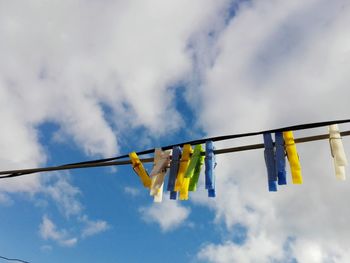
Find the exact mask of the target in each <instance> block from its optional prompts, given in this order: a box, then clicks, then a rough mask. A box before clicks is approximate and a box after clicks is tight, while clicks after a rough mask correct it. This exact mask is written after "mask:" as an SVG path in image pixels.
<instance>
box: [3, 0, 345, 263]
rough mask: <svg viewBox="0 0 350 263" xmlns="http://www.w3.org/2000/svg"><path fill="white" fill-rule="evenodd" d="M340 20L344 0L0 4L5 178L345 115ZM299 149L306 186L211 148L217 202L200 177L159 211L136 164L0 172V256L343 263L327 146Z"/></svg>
mask: <svg viewBox="0 0 350 263" xmlns="http://www.w3.org/2000/svg"><path fill="white" fill-rule="evenodd" d="M349 24H350V2H349V1H347V0H334V1H326V0H295V1H279V0H265V1H258V0H240V1H239V0H237V1H235V0H215V1H214V0H187V1H185V0H178V1H164V0H163V1H161V0H145V1H135V0H130V1H120V0H98V1H97V0H71V1H58V0H52V1H45V0H41V1H37V0H28V1H19V0H12V1H6V0H0V58H1V59H0V120H1V124H2V125H1V128H0V167H1V170H9V169H20V168H32V167H40V166H46V165H60V164H64V163H69V162H78V161H83V160H91V159H94V158H104V157H112V156H117V155H119V154H126V153H129V152H131V151H141V150H144V149H148V148H154V147H161V146H164V145H169V144H173V143H178V142H182V141H187V140H193V139H199V138H202V137H203V136H216V135H224V134H234V133H241V132H250V131H257V130H264V129H271V128H278V127H283V126H288V125H294V124H300V123H307V122H317V121H325V120H333V119H343V118H344V119H346V118H349V116H350V115H349V110H348V107H349V106H348V102H349V97H350V89H349V83H350V74H349V73H348V71H349V69H350V31H349V30H348V25H349ZM340 128H341V130H348V129H349V128H350V126H349V125H347V124H342V125H340ZM321 133H327V127H323V128H318V129H314V130H307V131H299V132H295V136H296V137H300V136H308V135H315V134H321ZM261 142H262V137H261V136H260V137H259V136H257V137H250V138H246V139H239V140H231V141H226V142H220V143H216V148H218V149H220V148H224V147H234V146H238V145H244V144H253V143H261ZM343 143H344V146H345V151H346V153H347V154H348V156H350V148H349V147H350V139H348V138H346V137H344V139H343ZM297 147H298V153H299V157H300V162H301V165H302V172H303V178H304V184H302V185H293V184H291V179H290V172H289V169H288V175H289V177H288V185H287V186H282V187H279V191H278V192H276V193H271V192H268V189H267V175H266V168H265V164H264V158H263V151H262V150H255V151H247V152H240V153H231V154H225V155H220V156H217V163H218V164H217V167H216V169H215V172H216V179H217V181H216V183H217V197H216V198H215V199H212V198H210V199H209V198H208V197H207V193H206V191H205V190H204V186H203V182H204V179H203V176H202V177H201V179H200V185H199V188H198V191H197V192H195V193H193V194H191V196H190V200H188V201H184V202H180V201H171V200H169V198H168V194H167V193H164V200H163V202H162V203H161V204H155V203H153V200H152V198H151V197H150V196H149V193H148V191H147V190H146V189H144V188H143V186H142V184H141V182H140V180H139V179H138V177H137V175H136V174H134V173H133V171H132V168H131V166H123V167H110V168H91V169H81V170H74V171H60V172H51V173H43V174H36V175H27V176H23V177H20V178H11V179H2V180H1V181H0V222H1V224H0V255H1V256H5V257H10V258H21V259H24V260H27V261H29V262H33V263H41V262H52V263H55V262H68V263H70V262H87V263H89V262H105V263H112V262H113V263H114V262H131V263H133V262H135V263H136V262H164V261H166V262H191V263H203V262H208V263H229V262H230V263H235V262H239V263H254V262H259V263H279V262H287V263H304V262H305V263H306V262H307V263H347V262H349V261H350V252H349V250H348V248H349V246H350V228H349V227H348V221H349V220H350V209H348V200H349V198H350V191H349V190H350V186H349V183H348V181H339V180H337V179H336V177H335V175H334V167H333V160H332V157H331V153H330V147H329V142H328V141H327V140H324V141H318V142H312V143H305V144H300V145H299V144H298V146H297ZM146 167H147V169H151V166H150V165H146ZM0 261H1V260H0Z"/></svg>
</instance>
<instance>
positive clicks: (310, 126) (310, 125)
mask: <svg viewBox="0 0 350 263" xmlns="http://www.w3.org/2000/svg"><path fill="white" fill-rule="evenodd" d="M349 122H350V119H342V120H335V121H324V122H314V123H305V124H299V125H293V126H287V127H283V128H278V129H271V130H264V131H257V132H248V133H238V134H231V135H223V136H216V137H208V138H203V139H199V140H192V141H187V142H182V143H178V144H172V145H167V146H164V147H162V149H163V150H170V149H172V148H173V147H174V146H180V147H182V146H183V145H184V144H192V145H195V144H202V143H205V142H206V141H214V142H215V141H225V140H231V139H236V138H242V137H249V136H255V135H261V134H264V133H274V132H284V131H297V130H306V129H313V128H319V127H324V126H329V125H332V124H341V123H349ZM153 152H154V148H153V149H148V150H145V151H140V152H136V154H137V155H144V154H150V153H153ZM123 158H129V154H124V155H120V156H117V157H111V158H105V159H96V160H91V161H85V162H78V163H69V164H65V165H64V166H66V165H79V164H87V163H101V162H110V161H114V160H119V159H123Z"/></svg>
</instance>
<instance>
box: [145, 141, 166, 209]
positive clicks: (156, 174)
mask: <svg viewBox="0 0 350 263" xmlns="http://www.w3.org/2000/svg"><path fill="white" fill-rule="evenodd" d="M170 154H171V150H167V151H162V149H160V148H157V149H155V151H154V165H153V169H152V171H151V174H150V177H151V191H150V194H151V195H152V196H154V202H156V203H159V202H161V201H162V199H163V184H164V178H165V174H166V171H167V167H168V166H169V163H170Z"/></svg>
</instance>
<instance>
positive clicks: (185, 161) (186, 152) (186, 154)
mask: <svg viewBox="0 0 350 263" xmlns="http://www.w3.org/2000/svg"><path fill="white" fill-rule="evenodd" d="M192 152H193V150H192V147H191V145H190V144H185V145H184V146H183V151H182V156H181V159H180V166H179V171H178V174H177V179H176V183H175V191H177V192H178V191H180V190H181V188H182V185H183V183H184V177H185V172H186V170H187V167H188V165H189V162H190V158H191V154H192ZM184 198H185V197H184V196H181V193H180V197H179V199H180V200H185V199H184Z"/></svg>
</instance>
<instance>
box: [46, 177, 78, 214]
mask: <svg viewBox="0 0 350 263" xmlns="http://www.w3.org/2000/svg"><path fill="white" fill-rule="evenodd" d="M51 178H55V180H49V181H48V183H47V186H46V187H45V188H44V189H43V192H44V193H46V194H48V195H49V196H50V197H51V198H52V199H53V200H54V201H55V202H56V204H57V206H58V208H59V210H60V212H61V213H62V214H63V215H65V216H66V217H70V216H76V215H79V214H80V213H81V212H82V210H83V207H82V204H81V202H80V201H79V199H78V196H79V195H80V194H81V192H80V190H79V188H77V187H75V186H73V185H72V184H70V182H69V181H68V178H67V177H66V176H65V175H64V174H58V176H56V177H51Z"/></svg>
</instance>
